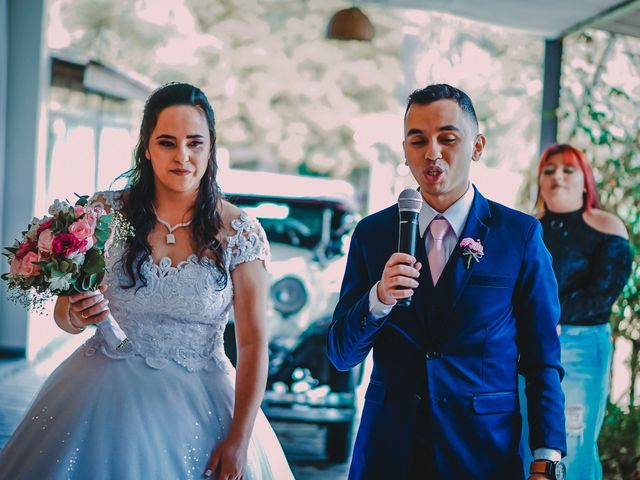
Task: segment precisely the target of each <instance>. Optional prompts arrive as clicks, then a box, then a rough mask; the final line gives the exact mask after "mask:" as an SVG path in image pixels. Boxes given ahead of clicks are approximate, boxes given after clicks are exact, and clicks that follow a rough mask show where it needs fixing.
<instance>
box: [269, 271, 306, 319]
mask: <svg viewBox="0 0 640 480" xmlns="http://www.w3.org/2000/svg"><path fill="white" fill-rule="evenodd" d="M271 297H272V298H273V306H274V308H275V309H276V310H277V311H278V312H280V313H281V314H282V315H285V316H286V315H293V314H294V313H297V312H299V311H300V310H301V309H302V307H304V305H305V304H306V303H307V289H306V288H304V284H303V283H302V282H301V281H300V280H299V279H297V278H295V277H284V278H281V279H280V280H278V281H277V282H276V283H274V284H273V285H272V287H271Z"/></svg>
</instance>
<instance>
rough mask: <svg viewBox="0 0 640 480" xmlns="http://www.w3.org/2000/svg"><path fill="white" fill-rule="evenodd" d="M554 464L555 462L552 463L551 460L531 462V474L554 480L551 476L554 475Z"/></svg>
mask: <svg viewBox="0 0 640 480" xmlns="http://www.w3.org/2000/svg"><path fill="white" fill-rule="evenodd" d="M554 464H555V462H552V461H551V460H534V461H533V462H531V467H529V473H531V474H534V473H537V474H539V475H545V476H546V477H549V478H553V477H552V476H551V475H552V473H553V466H554Z"/></svg>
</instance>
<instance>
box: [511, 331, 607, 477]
mask: <svg viewBox="0 0 640 480" xmlns="http://www.w3.org/2000/svg"><path fill="white" fill-rule="evenodd" d="M560 348H561V356H562V366H563V367H564V370H565V377H564V380H562V390H563V391H564V395H565V416H566V428H567V456H566V457H565V458H564V459H563V461H564V463H565V465H566V466H567V480H602V465H601V464H600V454H599V453H598V443H597V442H598V436H599V435H600V429H601V428H602V422H603V421H604V414H605V410H606V406H607V396H608V395H609V379H610V371H611V357H612V353H613V344H612V342H611V325H609V324H608V323H606V324H604V325H595V326H588V327H582V326H571V325H563V326H562V333H561V334H560ZM519 380H520V382H519V387H520V408H521V413H522V419H523V422H522V423H523V425H522V441H521V442H520V454H521V455H522V459H523V464H524V466H525V471H526V474H527V475H528V474H529V465H530V463H531V461H532V460H533V458H532V456H531V451H530V450H529V448H528V444H529V428H528V422H527V411H526V398H525V395H524V379H523V378H522V377H520V379H519Z"/></svg>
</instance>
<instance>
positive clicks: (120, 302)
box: [0, 192, 293, 480]
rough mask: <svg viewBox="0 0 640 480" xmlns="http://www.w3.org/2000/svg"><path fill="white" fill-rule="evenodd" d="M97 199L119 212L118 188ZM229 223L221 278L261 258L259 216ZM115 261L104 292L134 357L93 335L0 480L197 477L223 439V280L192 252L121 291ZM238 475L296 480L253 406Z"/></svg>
mask: <svg viewBox="0 0 640 480" xmlns="http://www.w3.org/2000/svg"><path fill="white" fill-rule="evenodd" d="M100 195H102V198H105V199H106V201H107V203H109V204H111V205H112V206H114V207H115V208H118V207H119V204H120V200H119V196H118V192H102V193H101V194H100ZM94 198H97V197H95V196H94ZM231 225H232V227H233V229H234V230H235V232H236V233H235V234H234V235H233V236H230V237H228V238H227V270H228V271H229V272H230V271H232V270H233V269H234V268H235V267H236V265H238V264H240V263H242V262H247V261H251V260H256V259H261V260H266V259H267V257H268V255H269V247H268V243H267V240H266V236H265V234H264V231H263V230H262V227H261V226H260V224H259V223H258V222H257V221H256V220H253V219H250V218H249V217H248V216H246V214H242V215H241V216H240V217H239V218H238V219H236V220H234V221H233V222H232V224H231ZM116 253H118V252H116ZM119 259H120V255H119V254H112V255H111V256H110V257H109V259H108V267H109V272H108V274H107V279H106V281H107V283H108V285H109V288H108V289H107V290H106V292H105V297H107V298H108V299H109V301H110V303H109V307H110V308H111V311H112V313H113V316H114V317H115V319H116V320H117V321H118V323H119V324H120V326H121V327H122V329H123V330H124V331H125V333H126V334H127V336H128V338H129V339H130V340H131V344H132V348H133V350H132V351H130V352H128V353H120V352H115V351H110V350H109V347H108V346H107V345H106V344H105V342H104V340H103V338H102V335H101V332H100V330H99V329H96V333H95V335H94V336H93V337H92V338H91V339H89V340H88V341H87V342H86V343H85V344H84V345H83V346H81V347H80V348H79V349H78V350H76V351H75V352H74V353H73V354H72V355H71V356H70V357H69V358H68V359H66V360H65V361H64V362H63V363H62V364H61V365H60V366H59V367H58V368H57V369H56V370H55V371H54V372H53V373H52V374H51V376H50V377H49V378H48V379H47V381H46V382H45V384H44V386H43V387H42V389H41V391H40V392H39V394H38V395H37V397H36V399H35V401H34V403H33V404H32V406H31V408H30V409H29V411H28V412H27V414H26V416H25V418H24V419H23V420H22V422H21V423H20V425H19V426H18V428H17V429H16V431H15V433H14V434H13V436H12V437H11V439H10V440H9V441H8V443H7V444H6V446H5V448H4V449H3V450H2V452H0V479H2V480H9V479H10V480H32V479H55V480H59V479H60V480H61V479H65V480H66V479H77V480H80V479H82V480H84V479H92V480H116V479H117V480H129V479H131V480H134V479H135V480H137V479H140V480H143V479H144V480H146V479H162V480H164V479H176V480H185V479H200V478H203V473H204V471H205V470H206V465H207V462H208V459H209V456H210V454H211V452H212V451H213V449H214V448H215V446H216V445H217V444H218V443H219V442H220V441H221V440H222V439H224V438H225V436H226V435H227V433H228V432H229V428H230V423H231V417H232V413H233V403H234V378H235V371H234V369H233V367H232V365H231V364H230V362H229V360H228V359H227V357H226V355H225V353H224V349H223V332H224V329H225V325H226V323H227V320H228V317H229V310H230V309H231V308H232V298H233V286H232V283H231V277H230V276H229V280H228V282H227V285H226V287H225V288H224V289H222V290H220V288H219V287H218V286H217V283H216V278H217V275H216V274H217V270H216V269H215V267H214V265H213V262H211V263H210V262H208V261H207V259H204V260H203V262H202V263H201V262H200V261H199V260H198V258H197V257H196V256H195V255H192V256H191V257H189V259H188V260H186V261H184V262H181V263H179V264H178V265H175V266H174V265H171V261H170V260H169V259H168V258H163V259H162V260H161V261H160V262H159V264H158V265H155V264H153V263H152V261H151V258H149V260H148V261H147V262H146V263H145V264H144V267H143V271H142V273H143V275H144V276H145V278H146V279H147V286H146V287H142V288H140V289H138V288H137V286H136V287H134V288H130V289H123V288H121V285H122V284H128V283H130V282H129V278H128V277H127V276H126V274H125V273H124V270H123V268H122V262H120V261H118V260H119ZM244 478H245V479H247V480H249V479H276V480H285V479H290V478H293V475H292V473H291V470H290V469H289V466H288V464H287V460H286V459H285V456H284V454H283V452H282V448H281V447H280V444H279V442H278V440H277V438H276V436H275V434H274V432H273V430H272V429H271V426H270V425H269V423H268V422H267V419H266V417H265V416H264V414H263V413H262V412H261V411H260V412H258V417H257V420H256V423H255V427H254V430H253V435H252V437H251V442H250V445H249V450H248V458H247V465H246V470H245V474H244Z"/></svg>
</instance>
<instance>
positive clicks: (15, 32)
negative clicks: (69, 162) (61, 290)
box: [0, 0, 48, 354]
mask: <svg viewBox="0 0 640 480" xmlns="http://www.w3.org/2000/svg"><path fill="white" fill-rule="evenodd" d="M45 5H46V0H0V7H1V10H0V32H2V33H0V36H2V39H1V40H0V72H1V73H0V127H1V128H0V180H1V183H0V215H1V217H0V242H1V245H2V246H3V247H4V246H7V245H9V244H11V243H12V241H13V239H14V238H17V237H18V236H19V235H20V232H21V231H22V229H24V228H25V227H26V224H27V223H28V221H29V220H31V218H32V217H33V215H34V212H35V211H36V210H37V209H38V207H40V208H42V206H39V205H37V204H36V201H37V200H39V199H41V198H43V197H42V195H43V193H44V192H38V191H37V187H38V186H40V185H41V181H38V177H41V176H42V166H43V165H44V156H43V154H44V152H45V140H46V133H45V132H46V129H45V128H43V126H44V125H45V123H44V122H45V120H46V118H45V115H44V114H43V112H44V110H45V105H44V101H43V99H44V92H45V88H46V85H47V84H48V75H47V74H46V72H47V71H48V69H47V63H46V47H45V44H44V41H45V40H44V39H45V35H44V31H45V21H44V19H45ZM3 50H4V52H3ZM3 62H4V64H3ZM2 77H3V78H2ZM3 86H5V88H6V95H5V100H4V104H3V103H2V101H3V96H2V95H3V91H2V88H3ZM3 106H4V111H3ZM3 138H4V152H3V151H2V147H3V143H2V139H3ZM2 271H3V272H6V271H7V263H6V261H4V260H3V261H2ZM2 284H3V285H2V288H1V289H0V353H4V354H7V353H8V354H11V353H16V354H19V353H21V352H25V351H26V348H27V333H28V321H29V315H28V313H27V312H26V311H25V310H24V309H23V308H22V307H19V306H15V305H13V304H11V303H10V302H8V301H7V298H6V291H5V289H4V282H2Z"/></svg>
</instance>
